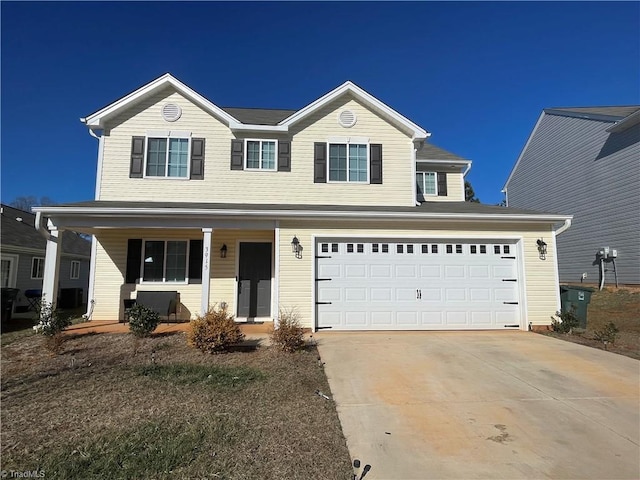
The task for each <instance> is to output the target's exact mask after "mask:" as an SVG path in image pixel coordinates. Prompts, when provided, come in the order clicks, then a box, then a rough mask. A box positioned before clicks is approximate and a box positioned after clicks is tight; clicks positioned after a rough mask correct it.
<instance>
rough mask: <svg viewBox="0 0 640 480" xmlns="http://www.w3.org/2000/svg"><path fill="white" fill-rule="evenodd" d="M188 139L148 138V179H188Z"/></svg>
mask: <svg viewBox="0 0 640 480" xmlns="http://www.w3.org/2000/svg"><path fill="white" fill-rule="evenodd" d="M188 160H189V139H188V138H148V139H147V165H146V176H147V177H175V178H187V174H188V165H189V162H188Z"/></svg>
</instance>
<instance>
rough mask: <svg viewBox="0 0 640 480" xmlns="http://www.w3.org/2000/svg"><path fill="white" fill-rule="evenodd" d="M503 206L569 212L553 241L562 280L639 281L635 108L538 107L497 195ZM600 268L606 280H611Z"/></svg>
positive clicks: (639, 117) (639, 164) (638, 116)
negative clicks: (604, 257)
mask: <svg viewBox="0 0 640 480" xmlns="http://www.w3.org/2000/svg"><path fill="white" fill-rule="evenodd" d="M503 191H504V192H505V194H506V199H507V205H508V206H509V207H516V208H527V209H532V210H541V211H548V212H562V213H564V214H569V215H573V216H574V218H573V224H572V226H571V228H570V229H569V230H567V231H566V232H565V233H564V234H563V235H561V236H559V237H558V239H557V245H558V268H559V276H560V281H561V282H580V281H581V279H582V277H583V274H584V273H586V274H587V277H586V279H585V280H584V281H585V282H586V283H597V282H598V280H599V274H600V272H599V268H600V267H599V265H600V263H599V257H598V256H597V253H598V251H599V250H600V249H601V248H603V247H610V248H611V249H616V250H617V254H618V257H617V259H616V260H615V265H616V268H617V274H618V280H619V282H620V283H622V284H640V105H635V106H615V107H614V106H611V107H578V108H550V109H545V110H543V112H542V114H541V115H540V118H539V119H538V122H537V124H536V125H535V127H534V129H533V132H532V133H531V135H530V136H529V139H528V140H527V142H526V144H525V146H524V149H523V150H522V152H521V154H520V156H519V158H518V160H517V161H516V164H515V166H514V167H513V169H512V171H511V174H510V175H509V178H508V179H507V182H506V184H505V186H504V190H503ZM612 266H613V265H612V264H611V263H605V268H606V272H605V282H606V284H607V285H611V284H612V283H613V282H614V275H613V273H614V272H613V268H612Z"/></svg>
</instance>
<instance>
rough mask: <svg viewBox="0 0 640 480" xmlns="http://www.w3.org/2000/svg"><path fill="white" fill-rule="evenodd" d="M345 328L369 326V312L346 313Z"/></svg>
mask: <svg viewBox="0 0 640 480" xmlns="http://www.w3.org/2000/svg"><path fill="white" fill-rule="evenodd" d="M344 319H345V322H344V323H345V326H347V327H358V326H365V325H367V312H366V311H356V312H346V313H345V314H344Z"/></svg>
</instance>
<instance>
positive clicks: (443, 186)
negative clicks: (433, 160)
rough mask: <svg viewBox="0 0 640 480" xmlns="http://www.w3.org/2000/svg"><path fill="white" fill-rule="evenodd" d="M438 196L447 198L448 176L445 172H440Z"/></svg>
mask: <svg viewBox="0 0 640 480" xmlns="http://www.w3.org/2000/svg"><path fill="white" fill-rule="evenodd" d="M438 196H439V197H446V196H447V174H446V173H444V172H438Z"/></svg>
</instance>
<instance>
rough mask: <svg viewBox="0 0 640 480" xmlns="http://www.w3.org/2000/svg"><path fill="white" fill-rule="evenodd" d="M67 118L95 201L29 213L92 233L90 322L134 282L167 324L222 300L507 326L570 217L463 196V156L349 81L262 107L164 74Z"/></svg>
mask: <svg viewBox="0 0 640 480" xmlns="http://www.w3.org/2000/svg"><path fill="white" fill-rule="evenodd" d="M82 121H83V122H84V123H85V124H86V125H87V127H88V128H89V129H90V132H91V133H92V134H93V135H95V136H97V137H99V144H98V174H97V175H98V176H97V182H96V183H97V186H96V196H95V200H92V201H87V202H82V203H76V204H69V205H59V206H48V207H38V208H35V209H34V210H35V211H37V212H39V213H40V214H44V215H46V216H48V217H50V219H51V222H52V226H53V228H52V239H53V238H55V228H62V229H73V230H78V231H82V232H86V233H91V234H93V235H95V238H96V240H97V241H96V242H94V249H93V252H92V258H93V266H94V272H93V273H92V276H91V286H90V289H89V292H90V297H89V298H90V299H91V300H92V301H94V302H95V305H94V310H93V312H92V317H91V318H92V319H96V320H118V319H122V318H123V315H124V312H123V309H124V300H129V299H133V298H135V297H136V296H137V295H138V293H140V292H142V291H144V292H146V291H150V290H163V291H178V292H179V294H180V311H179V313H178V316H179V318H181V319H183V320H188V319H189V318H193V317H194V316H195V315H197V314H199V313H201V312H203V311H206V310H207V309H208V308H209V307H210V306H212V305H214V304H221V303H226V304H227V305H228V308H229V309H230V312H231V313H233V314H234V315H236V318H237V320H238V321H272V320H273V319H274V318H277V313H278V311H279V309H280V308H296V309H297V310H298V312H299V314H300V317H301V319H302V322H303V324H304V326H306V327H311V328H313V329H324V328H331V329H334V330H359V329H363V330H396V329H397V330H420V329H439V330H446V329H505V328H520V329H523V330H524V329H527V328H529V326H530V325H547V324H549V323H550V320H549V317H550V315H551V314H553V313H554V312H555V311H556V310H557V309H558V307H559V292H558V282H557V269H556V262H555V248H554V246H555V245H554V237H555V235H554V231H553V228H554V225H555V224H557V223H558V222H562V221H567V222H568V220H569V219H570V217H568V216H566V215H550V214H543V213H535V212H529V211H524V210H515V209H508V208H501V207H495V206H487V205H480V204H474V203H468V202H465V201H464V175H465V173H466V172H467V170H468V169H469V167H470V165H471V162H470V161H469V160H465V159H462V158H460V157H458V156H456V155H453V154H451V153H449V152H446V151H444V150H442V149H439V148H437V147H435V146H433V145H431V144H430V143H428V142H427V137H429V135H430V134H429V133H428V132H427V131H425V130H424V129H423V128H422V127H420V126H418V125H416V124H415V123H413V122H412V121H410V120H409V119H407V118H406V117H404V116H402V115H401V114H400V113H398V112H396V111H395V110H393V109H392V108H390V107H389V106H387V105H385V104H384V103H382V102H381V101H380V100H378V99H376V98H375V97H373V96H372V95H370V94H369V93H367V92H365V91H364V90H363V89H362V88H360V87H358V86H357V85H355V84H353V83H351V82H346V83H344V84H342V85H340V86H339V87H337V88H336V89H334V90H332V91H330V92H329V93H327V94H326V95H323V96H322V97H320V98H318V99H317V100H315V101H313V102H311V103H310V104H308V105H307V106H305V107H303V108H301V109H299V110H266V109H244V108H221V107H218V106H217V105H215V104H213V103H212V102H211V101H209V100H208V99H206V98H204V97H203V96H202V95H200V94H198V93H197V92H195V91H193V90H192V89H190V88H189V87H188V86H186V85H185V84H183V83H181V82H180V81H178V80H177V79H175V78H174V77H173V76H171V75H169V74H166V75H163V76H162V77H160V78H158V79H156V80H154V81H152V82H151V83H149V84H147V85H145V86H143V87H141V88H139V89H138V90H135V91H134V92H132V93H130V94H128V95H126V96H124V97H122V98H121V99H119V100H117V101H115V102H114V103H111V104H109V105H107V106H106V107H104V108H102V109H100V110H99V111H97V112H95V113H92V114H91V115H88V116H87V117H86V118H83V119H82ZM540 239H544V240H545V242H546V243H547V245H548V251H547V255H546V257H544V256H541V255H540V254H539V252H538V250H537V241H538V240H540ZM55 245H56V244H55V242H54V241H53V240H52V241H51V242H50V249H49V256H48V257H47V266H48V270H47V275H46V277H47V278H48V279H50V280H49V281H47V282H45V284H46V285H47V288H54V283H55V282H54V280H55V278H54V277H55V276H54V274H53V272H54V264H55V257H56V248H55ZM541 257H542V258H541ZM543 258H544V259H543ZM49 272H51V273H49ZM45 290H47V289H46V288H45ZM145 296H147V294H146V293H145Z"/></svg>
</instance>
